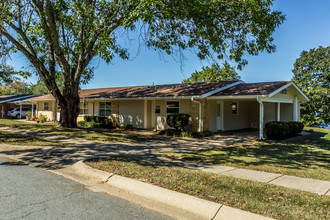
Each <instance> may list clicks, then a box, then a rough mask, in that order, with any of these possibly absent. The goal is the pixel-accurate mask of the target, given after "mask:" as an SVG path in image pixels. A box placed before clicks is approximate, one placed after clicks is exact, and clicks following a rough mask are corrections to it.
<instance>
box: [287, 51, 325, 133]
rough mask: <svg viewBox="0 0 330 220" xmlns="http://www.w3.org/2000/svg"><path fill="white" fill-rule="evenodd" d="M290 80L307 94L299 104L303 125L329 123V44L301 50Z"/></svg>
mask: <svg viewBox="0 0 330 220" xmlns="http://www.w3.org/2000/svg"><path fill="white" fill-rule="evenodd" d="M292 71H293V74H294V76H293V78H292V81H293V82H294V83H295V84H296V85H297V86H298V87H299V88H300V89H301V90H302V91H303V92H304V93H305V94H306V95H307V96H308V98H309V99H310V102H306V103H303V104H302V105H301V119H302V122H303V123H304V124H305V125H309V126H311V125H320V124H323V123H325V124H329V123H330V46H328V47H319V48H314V49H311V50H309V51H303V52H302V53H301V54H300V57H299V58H298V59H297V60H296V62H295V63H294V69H293V70H292Z"/></svg>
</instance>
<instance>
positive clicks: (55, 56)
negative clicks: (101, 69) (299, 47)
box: [0, 0, 284, 127]
mask: <svg viewBox="0 0 330 220" xmlns="http://www.w3.org/2000/svg"><path fill="white" fill-rule="evenodd" d="M272 4H273V1H272V0H258V1H246V0H231V1H209V0H175V1H173V0H121V1H119V0H113V1H105V0H1V2H0V12H1V13H0V52H1V51H8V52H9V53H15V52H20V53H22V54H23V55H24V56H25V57H26V58H27V59H28V60H29V62H30V63H31V65H32V66H33V67H34V68H35V70H36V72H37V73H38V74H39V76H40V78H41V79H42V81H43V82H44V83H45V85H46V87H47V88H48V89H49V90H50V91H51V94H52V95H53V96H54V97H55V99H56V102H57V103H58V104H59V105H60V107H61V121H60V124H61V125H62V126H64V127H76V126H77V123H76V119H77V116H78V114H79V101H80V99H79V95H78V88H79V85H80V83H81V82H84V83H87V82H88V81H89V80H90V79H91V78H92V77H93V66H92V64H91V61H92V60H93V58H95V57H98V58H100V59H103V60H105V61H106V62H107V63H109V62H110V61H111V60H112V59H113V58H114V56H119V57H121V58H123V59H127V58H128V57H129V51H128V49H127V48H124V47H123V45H121V43H120V41H118V39H119V38H120V37H121V36H123V33H124V32H125V31H126V32H131V33H136V31H140V32H141V33H140V34H139V35H138V36H136V37H137V38H138V39H142V41H143V42H144V43H145V45H146V46H147V47H149V48H153V49H159V50H161V51H165V52H166V53H167V54H175V53H176V52H178V51H179V53H180V51H182V50H185V49H188V48H191V49H194V50H195V51H196V52H197V55H198V57H199V58H201V59H204V58H206V57H207V56H209V55H211V54H216V55H217V58H219V59H222V58H223V56H224V55H225V54H228V56H229V58H230V59H232V60H235V61H236V62H238V67H241V66H242V65H245V64H246V63H247V62H246V60H244V59H242V55H243V53H244V52H246V53H248V54H251V55H257V54H258V53H259V52H260V51H267V52H273V51H274V50H275V45H274V44H273V38H272V34H273V32H274V30H275V28H276V27H278V25H280V24H281V23H282V22H283V21H284V15H282V13H281V12H279V11H274V10H272V9H271V6H272ZM0 54H1V53H0ZM2 54H3V53H2ZM56 72H60V73H61V78H62V79H63V84H64V86H63V90H62V91H61V90H60V89H59V88H58V86H57V84H56V80H55V78H56V77H55V75H56Z"/></svg>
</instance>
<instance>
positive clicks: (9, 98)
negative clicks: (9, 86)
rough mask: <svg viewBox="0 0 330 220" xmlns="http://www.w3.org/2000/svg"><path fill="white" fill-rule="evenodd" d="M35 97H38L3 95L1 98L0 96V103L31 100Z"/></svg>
mask: <svg viewBox="0 0 330 220" xmlns="http://www.w3.org/2000/svg"><path fill="white" fill-rule="evenodd" d="M36 96H39V95H3V96H0V103H5V102H14V101H21V100H24V99H28V98H33V97H36Z"/></svg>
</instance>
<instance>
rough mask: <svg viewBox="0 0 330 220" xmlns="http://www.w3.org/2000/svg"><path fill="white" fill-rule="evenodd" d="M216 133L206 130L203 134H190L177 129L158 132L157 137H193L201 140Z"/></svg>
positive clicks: (195, 132)
mask: <svg viewBox="0 0 330 220" xmlns="http://www.w3.org/2000/svg"><path fill="white" fill-rule="evenodd" d="M213 134H214V132H212V131H209V130H206V131H202V132H197V131H194V132H189V131H180V130H175V129H165V130H160V131H157V135H166V136H174V137H191V138H201V137H209V136H211V135H213Z"/></svg>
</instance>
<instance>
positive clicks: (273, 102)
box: [207, 97, 300, 139]
mask: <svg viewBox="0 0 330 220" xmlns="http://www.w3.org/2000/svg"><path fill="white" fill-rule="evenodd" d="M207 117H208V120H207V121H208V122H209V125H208V127H209V130H211V131H231V130H241V129H256V130H258V137H259V139H264V127H265V124H266V123H268V122H270V121H299V120H300V111H299V103H298V99H297V98H295V99H293V100H280V99H263V98H261V97H256V98H247V99H242V98H240V99H232V98H230V99H216V100H209V102H208V114H207Z"/></svg>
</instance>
